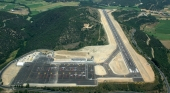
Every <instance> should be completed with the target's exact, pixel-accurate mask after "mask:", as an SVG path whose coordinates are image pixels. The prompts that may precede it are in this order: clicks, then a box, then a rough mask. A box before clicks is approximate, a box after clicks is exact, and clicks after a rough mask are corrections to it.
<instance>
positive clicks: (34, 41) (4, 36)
mask: <svg viewBox="0 0 170 93" xmlns="http://www.w3.org/2000/svg"><path fill="white" fill-rule="evenodd" d="M26 17H27V16H19V15H15V14H10V13H6V12H2V11H1V12H0V43H1V45H0V58H1V59H0V62H1V63H3V62H5V60H6V59H7V57H8V56H9V54H10V53H11V52H12V51H14V50H16V49H18V48H20V50H19V52H18V55H17V56H21V55H22V54H24V53H27V52H30V51H32V50H35V49H42V48H45V49H53V50H58V49H70V50H72V49H78V48H81V47H84V46H87V45H103V44H106V43H107V40H106V39H107V38H106V37H105V33H104V30H103V28H102V25H101V23H100V16H99V14H98V11H97V9H94V8H89V7H88V8H87V7H62V8H58V9H53V10H49V11H46V12H43V13H40V14H38V15H36V16H33V17H32V19H31V20H30V21H27V20H26ZM84 24H89V27H92V28H83V27H84ZM99 35H100V36H99ZM99 37H100V38H99ZM69 44H70V45H72V46H71V47H70V46H69Z"/></svg>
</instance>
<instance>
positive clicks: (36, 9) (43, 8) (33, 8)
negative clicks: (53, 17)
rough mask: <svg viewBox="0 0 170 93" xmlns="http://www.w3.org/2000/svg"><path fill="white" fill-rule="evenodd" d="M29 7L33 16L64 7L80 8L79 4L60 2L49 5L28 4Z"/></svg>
mask: <svg viewBox="0 0 170 93" xmlns="http://www.w3.org/2000/svg"><path fill="white" fill-rule="evenodd" d="M26 5H27V6H28V7H30V9H31V12H32V14H31V15H36V14H38V13H41V12H43V11H47V10H49V9H54V8H59V7H62V6H78V5H79V2H64V3H63V2H58V3H47V2H44V1H43V2H37V3H33V4H26Z"/></svg>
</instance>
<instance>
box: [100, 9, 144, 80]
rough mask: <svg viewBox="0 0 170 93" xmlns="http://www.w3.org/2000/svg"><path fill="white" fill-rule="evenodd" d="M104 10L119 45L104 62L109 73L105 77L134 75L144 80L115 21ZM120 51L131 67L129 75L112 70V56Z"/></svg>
mask: <svg viewBox="0 0 170 93" xmlns="http://www.w3.org/2000/svg"><path fill="white" fill-rule="evenodd" d="M102 11H103V13H104V16H105V18H106V20H107V22H108V24H109V27H110V29H111V31H112V34H113V36H114V38H115V40H116V43H117V45H118V46H117V48H116V50H115V51H114V52H113V53H112V55H111V56H110V57H108V59H107V60H106V61H105V62H104V63H103V64H102V65H103V66H104V68H105V69H106V72H107V75H105V76H104V77H132V78H133V80H134V81H143V79H142V76H141V74H140V72H139V71H138V69H137V68H136V66H135V64H134V62H133V59H132V57H131V55H130V54H129V52H128V50H127V48H126V47H125V45H124V43H123V41H122V39H121V37H120V36H119V34H118V32H117V30H116V29H115V27H114V25H113V23H112V22H111V19H110V18H109V16H108V14H107V12H106V11H105V10H102ZM119 51H120V52H121V54H122V56H123V58H124V60H125V63H126V65H127V67H128V69H129V72H130V74H128V75H116V74H114V73H113V72H112V71H111V69H110V67H109V63H110V62H111V60H112V58H114V57H115V56H116V55H117V54H118V53H119ZM98 77H99V76H98Z"/></svg>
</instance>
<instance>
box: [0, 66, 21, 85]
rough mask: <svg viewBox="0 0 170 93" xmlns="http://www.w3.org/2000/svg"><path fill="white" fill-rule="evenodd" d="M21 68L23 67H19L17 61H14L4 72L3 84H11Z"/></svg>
mask: <svg viewBox="0 0 170 93" xmlns="http://www.w3.org/2000/svg"><path fill="white" fill-rule="evenodd" d="M20 69H21V67H17V66H16V63H12V64H11V65H10V66H9V67H8V68H7V69H6V70H5V71H4V72H3V74H2V82H3V85H9V84H10V82H11V80H12V79H13V78H14V77H15V76H16V75H17V73H18V72H19V70H20Z"/></svg>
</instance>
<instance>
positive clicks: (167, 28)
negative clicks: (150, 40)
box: [144, 20, 170, 40]
mask: <svg viewBox="0 0 170 93" xmlns="http://www.w3.org/2000/svg"><path fill="white" fill-rule="evenodd" d="M144 31H145V33H147V34H148V35H151V36H152V35H153V36H154V37H156V38H157V39H159V40H170V20H160V21H159V23H158V24H157V25H156V26H155V27H150V26H146V27H145V29H144Z"/></svg>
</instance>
